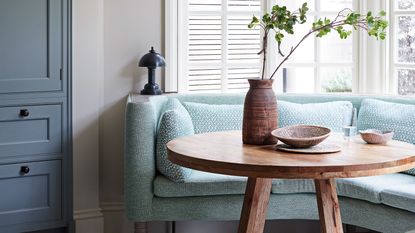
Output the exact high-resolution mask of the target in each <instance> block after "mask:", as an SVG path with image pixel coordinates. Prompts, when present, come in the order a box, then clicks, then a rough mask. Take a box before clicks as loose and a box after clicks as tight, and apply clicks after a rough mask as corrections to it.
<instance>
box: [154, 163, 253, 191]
mask: <svg viewBox="0 0 415 233" xmlns="http://www.w3.org/2000/svg"><path fill="white" fill-rule="evenodd" d="M246 180H247V178H246V177H239V176H228V175H221V174H214V173H208V172H202V171H197V170H193V171H192V173H191V174H190V176H189V177H187V178H186V179H185V180H184V182H180V183H178V182H173V181H170V180H169V179H167V178H166V177H165V176H162V175H158V176H156V178H155V180H154V194H155V195H156V196H159V197H192V196H213V195H227V194H244V193H245V187H246Z"/></svg>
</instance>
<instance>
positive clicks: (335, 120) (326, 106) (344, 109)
mask: <svg viewBox="0 0 415 233" xmlns="http://www.w3.org/2000/svg"><path fill="white" fill-rule="evenodd" d="M352 113H353V105H352V103H351V102H349V101H333V102H327V103H309V104H297V103H290V102H286V101H281V100H280V101H278V124H279V127H285V126H289V125H299V124H307V125H319V126H323V127H327V128H330V129H331V130H333V131H334V132H340V131H341V130H342V127H343V126H344V125H350V124H351V120H352Z"/></svg>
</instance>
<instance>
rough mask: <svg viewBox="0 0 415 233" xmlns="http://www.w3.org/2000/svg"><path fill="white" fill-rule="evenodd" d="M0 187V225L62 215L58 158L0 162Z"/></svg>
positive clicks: (56, 218) (55, 217)
mask: <svg viewBox="0 0 415 233" xmlns="http://www.w3.org/2000/svg"><path fill="white" fill-rule="evenodd" d="M0 190H1V192H0V227H2V226H6V225H13V224H22V223H33V222H42V221H50V220H60V219H62V203H61V194H62V193H61V190H62V188H61V162H60V160H54V161H46V162H34V163H20V164H9V165H0ZM2 232H3V231H2Z"/></svg>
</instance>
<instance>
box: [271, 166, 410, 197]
mask: <svg viewBox="0 0 415 233" xmlns="http://www.w3.org/2000/svg"><path fill="white" fill-rule="evenodd" d="M414 181H415V178H414V177H412V176H408V175H405V174H400V173H397V174H388V175H383V176H372V177H359V178H345V179H337V182H336V183H337V193H338V195H339V196H344V197H350V198H355V199H360V200H365V201H370V202H373V203H381V196H380V193H381V192H382V191H383V190H385V189H388V188H393V187H397V186H400V185H405V184H411V183H413V182H414ZM271 191H272V193H274V194H290V193H314V192H315V187H314V182H313V180H310V179H276V180H274V182H273V186H272V190H271Z"/></svg>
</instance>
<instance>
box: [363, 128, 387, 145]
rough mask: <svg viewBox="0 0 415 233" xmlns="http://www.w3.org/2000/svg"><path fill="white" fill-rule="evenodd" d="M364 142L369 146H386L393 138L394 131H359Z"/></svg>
mask: <svg viewBox="0 0 415 233" xmlns="http://www.w3.org/2000/svg"><path fill="white" fill-rule="evenodd" d="M359 133H360V136H361V137H362V139H363V141H365V142H367V143H369V144H386V143H387V142H388V141H389V140H391V139H392V138H393V134H394V133H393V131H382V130H377V129H367V130H361V131H359Z"/></svg>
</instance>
